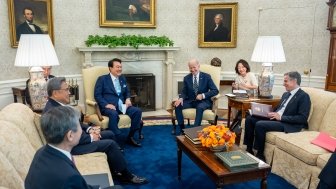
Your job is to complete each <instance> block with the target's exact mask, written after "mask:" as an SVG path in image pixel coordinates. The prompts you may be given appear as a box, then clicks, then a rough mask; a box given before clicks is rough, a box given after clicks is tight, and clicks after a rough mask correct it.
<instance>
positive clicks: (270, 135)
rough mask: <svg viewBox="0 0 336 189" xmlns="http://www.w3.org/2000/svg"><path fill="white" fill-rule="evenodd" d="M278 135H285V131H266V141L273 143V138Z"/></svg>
mask: <svg viewBox="0 0 336 189" xmlns="http://www.w3.org/2000/svg"><path fill="white" fill-rule="evenodd" d="M279 135H286V133H284V132H275V131H272V132H267V133H266V142H268V143H270V144H275V140H276V138H277V136H279Z"/></svg>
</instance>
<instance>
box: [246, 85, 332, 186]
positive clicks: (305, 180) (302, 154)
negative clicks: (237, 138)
mask: <svg viewBox="0 0 336 189" xmlns="http://www.w3.org/2000/svg"><path fill="white" fill-rule="evenodd" d="M302 89H303V90H304V91H305V92H307V93H308V94H309V96H310V100H311V103H312V107H311V111H310V115H309V118H308V124H309V128H308V130H303V131H302V132H298V133H289V134H285V133H283V132H269V133H267V135H266V144H265V157H266V162H267V163H269V164H271V165H272V173H275V174H277V175H279V176H281V177H283V178H284V179H286V180H287V181H288V182H289V183H291V184H292V185H294V186H295V187H297V188H300V189H307V188H309V189H315V188H316V186H317V184H318V182H319V179H318V175H319V174H320V172H321V169H322V168H323V167H324V166H325V164H326V162H327V161H328V159H329V158H330V156H331V153H330V152H328V151H327V150H325V149H323V148H321V147H318V146H316V145H313V144H311V143H310V141H312V140H313V139H314V138H315V137H317V136H318V134H319V133H320V132H326V133H328V134H330V135H331V136H333V137H336V119H335V117H336V116H335V115H336V114H335V112H336V93H331V92H327V91H324V90H321V89H316V88H308V87H302ZM243 127H244V126H243ZM243 137H244V134H242V138H243ZM242 141H243V140H241V144H242Z"/></svg>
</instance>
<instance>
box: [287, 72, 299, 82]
mask: <svg viewBox="0 0 336 189" xmlns="http://www.w3.org/2000/svg"><path fill="white" fill-rule="evenodd" d="M284 75H285V76H286V75H287V76H288V77H289V78H290V79H295V80H296V84H298V85H300V84H301V75H300V73H299V72H297V71H293V72H287V73H285V74H284Z"/></svg>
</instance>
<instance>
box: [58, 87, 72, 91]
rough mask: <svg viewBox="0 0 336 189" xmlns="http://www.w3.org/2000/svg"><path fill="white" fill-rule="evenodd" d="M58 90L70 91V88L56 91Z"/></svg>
mask: <svg viewBox="0 0 336 189" xmlns="http://www.w3.org/2000/svg"><path fill="white" fill-rule="evenodd" d="M58 90H62V91H70V88H69V87H68V88H65V89H58Z"/></svg>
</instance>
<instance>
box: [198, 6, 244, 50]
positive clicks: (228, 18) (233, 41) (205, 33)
mask: <svg viewBox="0 0 336 189" xmlns="http://www.w3.org/2000/svg"><path fill="white" fill-rule="evenodd" d="M237 11H238V3H212V4H209V3H208V4H200V5H199V34H198V46H199V47H236V45H237V17H238V12H237Z"/></svg>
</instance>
